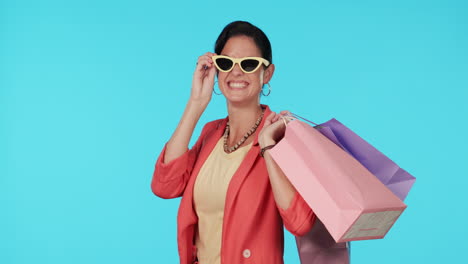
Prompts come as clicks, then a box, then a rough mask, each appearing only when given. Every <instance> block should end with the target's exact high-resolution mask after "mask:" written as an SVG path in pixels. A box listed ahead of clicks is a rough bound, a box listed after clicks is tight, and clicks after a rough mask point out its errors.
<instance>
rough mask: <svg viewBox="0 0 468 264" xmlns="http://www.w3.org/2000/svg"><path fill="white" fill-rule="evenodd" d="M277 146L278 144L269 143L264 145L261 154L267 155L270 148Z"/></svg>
mask: <svg viewBox="0 0 468 264" xmlns="http://www.w3.org/2000/svg"><path fill="white" fill-rule="evenodd" d="M275 146H276V144H271V145H268V146H266V147H263V148H262V149H261V150H260V156H262V157H263V158H264V157H265V155H266V153H267V151H268V150H269V149H272V148H274V147H275Z"/></svg>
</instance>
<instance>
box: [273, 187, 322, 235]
mask: <svg viewBox="0 0 468 264" xmlns="http://www.w3.org/2000/svg"><path fill="white" fill-rule="evenodd" d="M277 207H278V210H279V213H280V215H281V218H283V223H284V227H285V228H286V229H287V230H288V231H289V232H291V234H293V235H294V236H303V235H305V234H307V233H308V232H309V231H310V229H312V226H313V225H314V223H315V219H316V218H317V217H316V215H315V213H314V212H313V211H312V209H311V208H310V207H309V205H308V204H307V203H306V202H305V200H304V199H303V198H302V196H301V195H300V194H299V192H297V191H296V194H295V195H294V197H293V199H292V201H291V204H290V205H289V207H288V208H287V209H282V208H280V207H279V206H277Z"/></svg>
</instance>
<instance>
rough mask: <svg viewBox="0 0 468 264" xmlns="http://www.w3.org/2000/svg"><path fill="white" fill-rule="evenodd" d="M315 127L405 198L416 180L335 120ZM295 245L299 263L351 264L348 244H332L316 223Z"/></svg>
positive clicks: (328, 234)
mask: <svg viewBox="0 0 468 264" xmlns="http://www.w3.org/2000/svg"><path fill="white" fill-rule="evenodd" d="M297 117H299V116H297ZM299 118H302V117H299ZM302 119H304V118H302ZM309 122H311V121H309ZM311 123H313V122H311ZM315 128H316V129H318V130H319V131H320V132H321V133H322V134H323V135H324V136H326V137H327V138H328V139H330V140H331V141H333V142H334V143H335V144H337V145H338V146H340V147H341V148H342V149H344V150H345V151H347V152H348V153H349V154H351V155H352V156H353V157H354V158H355V159H357V160H358V161H359V162H360V163H361V164H362V165H364V167H366V168H367V169H368V170H369V171H370V172H372V174H374V175H375V176H376V177H377V178H378V179H379V180H380V181H381V182H382V183H383V184H385V186H387V188H389V189H390V190H391V191H392V192H393V193H394V194H395V195H396V196H397V197H398V198H400V199H401V200H402V201H403V200H404V199H405V198H406V196H407V195H408V192H409V190H410V189H411V187H412V186H413V184H414V182H415V180H416V178H415V177H413V176H411V175H410V174H409V173H408V172H406V171H405V170H403V169H401V168H400V167H399V166H398V165H396V164H395V163H394V162H393V161H392V160H390V159H389V158H388V157H386V156H384V155H383V154H382V153H381V152H380V151H378V150H377V149H376V148H374V147H373V146H372V145H370V144H369V143H368V142H366V141H365V140H364V139H362V138H361V137H359V136H358V135H357V134H356V133H354V132H353V131H352V130H351V129H349V128H347V127H346V126H344V125H343V124H342V123H340V122H339V121H338V120H336V119H331V120H329V121H327V122H325V123H323V124H320V125H317V126H316V127H315ZM296 244H297V249H298V252H299V258H300V260H301V263H302V264H331V263H333V264H348V263H350V251H351V244H350V242H342V243H335V241H333V239H332V237H331V235H330V233H329V232H328V231H327V230H326V228H325V226H324V225H323V224H322V223H321V222H320V221H319V220H317V222H316V223H315V224H314V226H313V228H312V229H311V230H310V231H309V232H308V233H307V234H305V235H304V236H300V237H296Z"/></svg>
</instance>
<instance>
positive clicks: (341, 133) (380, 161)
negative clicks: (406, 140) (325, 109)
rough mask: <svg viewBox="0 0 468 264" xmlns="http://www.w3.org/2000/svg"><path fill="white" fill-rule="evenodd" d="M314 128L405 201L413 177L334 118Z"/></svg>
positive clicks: (412, 182)
mask: <svg viewBox="0 0 468 264" xmlns="http://www.w3.org/2000/svg"><path fill="white" fill-rule="evenodd" d="M316 128H317V129H318V130H319V131H320V133H322V134H323V135H324V136H326V137H327V138H328V139H330V140H331V141H333V142H334V143H335V144H337V145H338V146H340V147H341V148H342V149H344V150H345V151H346V152H348V153H349V154H350V155H352V156H353V157H354V158H355V159H357V160H358V161H359V162H360V163H361V164H362V165H363V166H364V167H366V168H367V169H368V170H369V171H370V172H371V173H372V174H374V175H375V176H376V177H377V178H378V179H379V180H380V181H381V182H382V183H383V184H384V185H385V186H387V188H389V189H390V190H391V191H392V192H393V193H394V194H395V195H396V196H397V197H398V198H400V200H402V201H404V200H405V198H406V196H407V195H408V192H409V191H410V189H411V187H412V186H413V184H414V182H415V181H416V178H415V177H414V176H412V175H410V174H409V173H408V172H407V171H405V170H404V169H402V168H400V166H398V165H397V164H396V163H395V162H393V161H392V160H391V159H390V158H388V157H387V156H385V155H384V154H383V153H382V152H380V151H379V150H377V149H376V148H374V147H373V146H372V145H371V144H369V143H368V142H367V141H365V140H364V139H362V138H361V137H360V136H358V135H357V134H356V133H354V132H353V131H352V130H351V129H349V128H347V127H346V126H344V125H343V124H342V123H340V122H339V121H338V120H336V119H334V118H333V119H331V120H329V121H327V122H325V123H323V124H320V125H318V126H317V127H316Z"/></svg>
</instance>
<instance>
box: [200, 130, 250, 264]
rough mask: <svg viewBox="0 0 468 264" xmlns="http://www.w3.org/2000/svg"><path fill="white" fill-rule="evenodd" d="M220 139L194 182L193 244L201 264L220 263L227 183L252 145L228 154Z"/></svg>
mask: <svg viewBox="0 0 468 264" xmlns="http://www.w3.org/2000/svg"><path fill="white" fill-rule="evenodd" d="M223 144H224V141H223V138H221V139H220V140H219V141H218V143H217V144H216V146H215V148H214V149H213V151H212V152H211V154H210V156H209V157H208V159H207V160H206V161H205V164H203V166H202V168H201V169H200V172H199V174H198V176H197V179H196V181H195V186H194V190H193V200H194V204H195V211H196V213H197V215H198V232H197V235H196V240H195V245H196V247H197V257H198V262H199V263H200V264H219V263H220V262H221V261H220V250H221V235H222V229H223V216H224V203H225V200H226V193H227V189H228V185H229V182H230V181H231V178H232V176H233V175H234V173H235V172H236V170H237V169H238V168H239V166H240V164H241V162H242V160H244V157H245V155H246V154H247V152H248V151H249V150H250V147H251V146H252V143H250V144H248V145H246V146H243V147H241V148H238V149H237V150H236V151H234V152H232V153H230V154H227V153H225V152H224V145H223Z"/></svg>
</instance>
